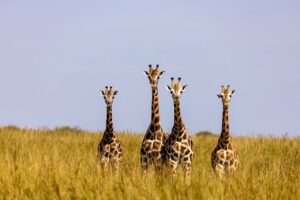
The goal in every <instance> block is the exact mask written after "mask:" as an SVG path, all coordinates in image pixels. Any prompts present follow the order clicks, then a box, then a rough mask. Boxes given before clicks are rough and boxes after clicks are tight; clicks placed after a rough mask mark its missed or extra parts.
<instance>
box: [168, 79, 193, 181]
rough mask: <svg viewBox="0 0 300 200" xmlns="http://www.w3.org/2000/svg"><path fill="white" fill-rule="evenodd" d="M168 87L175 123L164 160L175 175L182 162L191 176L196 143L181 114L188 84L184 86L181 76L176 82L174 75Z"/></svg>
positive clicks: (186, 175)
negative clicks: (182, 101) (183, 94)
mask: <svg viewBox="0 0 300 200" xmlns="http://www.w3.org/2000/svg"><path fill="white" fill-rule="evenodd" d="M166 88H167V90H168V91H169V92H170V93H171V95H172V98H173V102H174V125H173V128H172V132H171V134H170V136H169V138H168V139H167V141H166V143H165V147H164V148H165V149H164V162H165V164H166V165H167V167H168V168H169V169H170V170H171V171H172V173H173V175H175V174H176V170H177V167H178V165H179V164H181V163H182V164H183V167H184V172H185V177H186V178H189V177H190V174H191V168H192V159H193V154H194V145H193V141H192V139H191V137H190V136H189V135H188V132H187V129H186V128H185V125H184V123H183V120H182V117H181V114H180V97H181V94H182V93H183V92H184V91H185V90H186V88H187V85H183V86H182V83H181V78H178V83H175V81H174V78H173V77H172V78H171V86H169V85H166Z"/></svg>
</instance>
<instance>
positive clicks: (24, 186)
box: [0, 127, 300, 199]
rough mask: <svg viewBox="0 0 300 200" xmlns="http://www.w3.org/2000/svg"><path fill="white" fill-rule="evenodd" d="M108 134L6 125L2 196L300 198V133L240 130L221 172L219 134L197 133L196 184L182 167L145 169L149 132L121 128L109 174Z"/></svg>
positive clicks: (0, 134)
mask: <svg viewBox="0 0 300 200" xmlns="http://www.w3.org/2000/svg"><path fill="white" fill-rule="evenodd" d="M101 136H102V134H100V133H89V132H81V131H78V130H77V131H76V130H72V129H68V128H65V129H56V130H54V131H51V130H28V129H16V128H13V127H8V128H1V129H0V198H2V199H300V190H299V188H300V180H299V178H300V177H299V176H300V150H299V148H300V139H299V138H270V137H266V138H263V137H260V138H246V137H238V138H233V144H234V146H235V148H236V149H237V150H238V155H239V161H240V167H239V169H238V171H237V173H235V174H234V176H228V177H224V178H223V179H222V180H219V179H217V178H216V176H215V175H214V173H213V171H212V168H211V165H210V155H211V150H212V149H213V147H214V145H215V144H216V142H217V138H216V137H214V136H197V137H196V136H195V137H194V138H193V140H194V144H195V157H194V160H193V170H192V177H191V183H190V186H187V185H185V181H184V179H183V173H182V171H179V174H178V176H177V177H176V178H174V179H173V180H171V179H168V178H167V177H156V176H155V173H154V170H153V169H151V170H149V175H148V176H146V177H143V176H141V171H140V162H139V150H140V144H141V141H142V139H143V135H142V134H141V135H138V134H129V133H118V135H117V137H118V138H119V139H120V141H121V142H122V145H123V149H124V156H123V162H122V165H121V171H120V174H119V175H118V176H114V174H113V173H112V172H109V173H108V174H104V173H103V172H102V170H101V168H100V167H99V165H98V163H97V159H96V156H97V145H98V142H99V141H100V138H101Z"/></svg>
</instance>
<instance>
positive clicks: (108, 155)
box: [98, 87, 123, 170]
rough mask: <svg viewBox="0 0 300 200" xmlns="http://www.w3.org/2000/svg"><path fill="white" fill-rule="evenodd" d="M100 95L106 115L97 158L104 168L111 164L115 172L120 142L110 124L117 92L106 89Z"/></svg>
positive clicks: (119, 160) (118, 162)
mask: <svg viewBox="0 0 300 200" xmlns="http://www.w3.org/2000/svg"><path fill="white" fill-rule="evenodd" d="M101 93H102V95H103V96H104V99H105V103H106V109H107V115H106V129H105V131H104V134H103V137H102V139H101V141H100V143H99V145H98V158H99V160H100V163H101V165H102V166H103V167H105V168H106V167H107V166H108V165H109V164H111V165H112V167H113V168H114V169H115V170H118V169H119V165H120V162H121V160H122V154H123V151H122V146H121V144H120V141H119V140H118V139H117V138H116V136H115V134H114V130H113V123H112V102H113V98H114V96H115V95H116V94H117V91H113V90H112V87H110V89H108V87H106V90H105V91H101Z"/></svg>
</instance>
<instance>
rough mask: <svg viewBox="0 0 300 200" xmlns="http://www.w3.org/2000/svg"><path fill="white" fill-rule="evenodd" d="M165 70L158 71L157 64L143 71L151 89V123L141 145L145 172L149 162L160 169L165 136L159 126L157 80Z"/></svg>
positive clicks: (156, 168) (157, 169)
mask: <svg viewBox="0 0 300 200" xmlns="http://www.w3.org/2000/svg"><path fill="white" fill-rule="evenodd" d="M164 73H165V71H159V65H156V68H154V69H153V68H152V65H149V71H144V74H145V75H146V76H147V77H148V79H149V82H150V86H151V89H152V107H151V123H150V125H149V127H148V129H147V132H146V134H145V136H144V139H143V142H142V146H141V165H142V170H143V172H145V171H146V170H147V169H148V166H149V165H150V164H153V165H154V167H155V170H156V171H160V169H161V167H162V164H163V163H162V149H163V144H164V142H165V140H166V138H167V134H165V133H164V132H163V130H162V128H161V124H160V114H159V101H158V87H157V85H158V81H159V78H160V76H162V75H163V74H164Z"/></svg>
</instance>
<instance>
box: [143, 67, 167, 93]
mask: <svg viewBox="0 0 300 200" xmlns="http://www.w3.org/2000/svg"><path fill="white" fill-rule="evenodd" d="M164 73H165V71H161V72H160V71H159V65H156V68H154V69H153V68H152V65H149V71H144V74H145V75H146V76H147V77H148V79H149V81H150V85H151V87H152V88H154V87H157V83H158V80H159V78H160V76H162V75H163V74H164Z"/></svg>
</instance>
